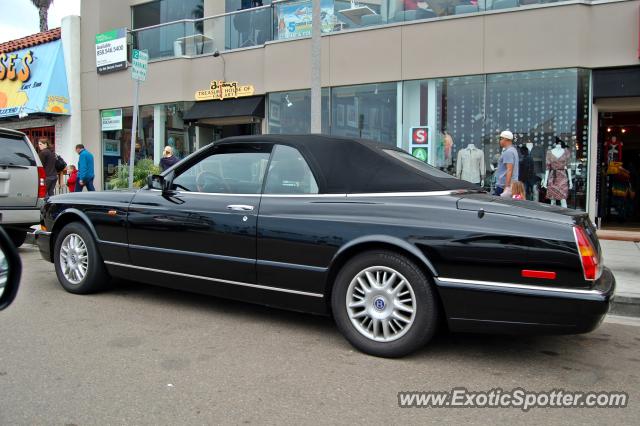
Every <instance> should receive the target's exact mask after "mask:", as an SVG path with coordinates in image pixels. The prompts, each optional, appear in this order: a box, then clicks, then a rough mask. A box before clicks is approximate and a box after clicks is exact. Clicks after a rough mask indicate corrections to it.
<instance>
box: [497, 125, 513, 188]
mask: <svg viewBox="0 0 640 426" xmlns="http://www.w3.org/2000/svg"><path fill="white" fill-rule="evenodd" d="M500 147H501V148H502V150H503V151H502V155H500V161H498V170H497V171H496V189H495V192H494V194H495V195H500V194H502V193H503V192H504V190H505V189H507V188H511V182H515V181H517V180H518V162H519V158H518V150H517V149H516V148H515V147H514V146H513V133H511V132H510V131H508V130H505V131H503V132H502V133H500Z"/></svg>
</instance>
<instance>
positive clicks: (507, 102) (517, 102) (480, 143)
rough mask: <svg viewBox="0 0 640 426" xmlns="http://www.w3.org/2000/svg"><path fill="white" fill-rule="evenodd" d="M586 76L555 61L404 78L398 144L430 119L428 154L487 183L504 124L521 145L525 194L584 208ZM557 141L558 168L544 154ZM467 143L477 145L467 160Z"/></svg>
mask: <svg viewBox="0 0 640 426" xmlns="http://www.w3.org/2000/svg"><path fill="white" fill-rule="evenodd" d="M589 79H590V74H589V72H588V71H586V70H580V69H560V70H547V71H531V72H517V73H504V74H491V75H487V76H484V75H480V76H467V77H454V78H446V79H433V80H421V81H409V82H405V83H404V88H403V126H402V131H403V135H402V138H401V142H400V146H402V147H403V148H404V149H405V150H407V151H409V146H410V145H409V144H410V137H411V129H412V128H413V127H417V126H425V127H428V129H429V156H428V160H427V161H428V162H429V163H430V164H432V165H434V166H436V167H437V168H439V169H441V170H443V171H446V172H447V173H449V174H451V175H455V176H457V177H460V178H463V179H466V180H468V181H471V182H473V183H477V184H479V185H482V186H483V187H484V188H485V189H486V190H488V191H492V190H493V189H494V187H495V181H494V171H495V169H496V167H497V162H498V159H499V158H500V154H501V148H500V147H499V142H498V135H499V134H500V132H501V131H502V130H506V129H508V130H510V131H512V132H513V133H514V135H515V140H514V143H515V145H516V147H517V149H518V150H519V151H520V160H521V167H520V168H521V170H522V173H521V175H520V176H519V178H520V179H521V180H522V181H523V183H525V187H526V192H527V198H528V199H530V200H536V201H541V202H547V203H549V202H552V203H558V204H563V205H564V204H566V205H567V206H568V207H570V208H574V209H579V210H585V209H586V186H587V170H588V167H587V158H588V139H589V134H588V133H589V132H588V125H589V124H588V123H589ZM557 146H558V147H560V148H561V149H562V150H566V154H565V155H564V157H563V158H562V161H561V163H562V164H563V166H562V171H558V170H555V169H556V168H558V167H560V164H559V163H558V161H554V159H553V158H551V157H549V155H552V154H551V153H550V150H552V149H553V148H556V147H557ZM560 148H558V149H556V151H555V152H556V153H558V152H560V151H559V149H560ZM472 149H474V150H479V151H480V152H478V151H473V158H474V159H476V160H477V161H476V160H474V161H471V162H470V161H467V160H468V159H469V157H470V156H471V154H470V152H468V151H470V150H472ZM563 152H565V151H563ZM556 160H557V159H556ZM565 168H566V171H565ZM547 170H549V172H547ZM560 175H562V179H558V180H555V178H556V177H558V176H560ZM564 176H566V177H567V179H566V181H567V182H564V180H565V179H564ZM550 179H551V181H550ZM549 182H551V189H550V192H551V194H548V191H549ZM569 182H570V184H569ZM565 183H566V186H567V188H565ZM558 186H561V188H558ZM569 186H570V188H569ZM558 189H559V190H560V191H559V192H558ZM560 196H564V197H566V198H559V197H560Z"/></svg>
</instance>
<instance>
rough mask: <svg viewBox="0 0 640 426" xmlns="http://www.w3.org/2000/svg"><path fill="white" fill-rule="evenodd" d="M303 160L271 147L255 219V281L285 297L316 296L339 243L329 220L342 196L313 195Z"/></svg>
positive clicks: (295, 153)
mask: <svg viewBox="0 0 640 426" xmlns="http://www.w3.org/2000/svg"><path fill="white" fill-rule="evenodd" d="M317 182H318V181H317V179H316V177H315V176H314V174H313V172H312V170H311V168H310V167H309V164H308V163H307V162H306V160H305V158H304V157H303V155H302V154H301V153H300V152H299V151H298V150H297V149H296V148H293V147H291V146H286V145H276V146H275V148H274V151H273V154H272V157H271V163H270V165H269V172H268V174H267V177H266V182H265V189H264V193H263V196H262V201H261V203H260V215H259V218H258V253H257V255H258V261H257V275H258V282H259V283H260V284H261V285H264V286H270V287H278V288H279V289H281V290H284V291H288V292H290V293H298V294H303V295H305V296H319V297H322V293H323V291H324V287H325V282H326V272H327V265H328V264H329V262H330V260H331V258H332V256H333V254H334V253H335V251H336V249H337V248H336V245H337V246H339V245H340V240H339V239H337V238H335V234H334V232H335V230H336V229H335V226H334V222H335V220H334V219H332V218H335V217H337V215H338V214H339V212H340V209H342V208H344V204H343V203H344V201H345V195H344V194H342V195H340V194H335V195H334V194H319V188H318V183H317Z"/></svg>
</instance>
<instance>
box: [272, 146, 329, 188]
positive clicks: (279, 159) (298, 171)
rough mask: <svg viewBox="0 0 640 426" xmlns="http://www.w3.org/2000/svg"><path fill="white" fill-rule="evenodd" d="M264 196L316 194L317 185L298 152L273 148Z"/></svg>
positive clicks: (278, 147)
mask: <svg viewBox="0 0 640 426" xmlns="http://www.w3.org/2000/svg"><path fill="white" fill-rule="evenodd" d="M264 193H265V194H317V193H318V184H317V182H316V179H315V177H314V176H313V173H312V172H311V169H310V168H309V165H308V164H307V162H306V161H305V160H304V157H302V155H301V154H300V152H299V151H298V150H297V149H295V148H291V147H290V146H285V145H278V146H276V148H275V152H274V153H273V157H272V159H271V165H270V166H269V174H268V175H267V183H266V185H265V190H264Z"/></svg>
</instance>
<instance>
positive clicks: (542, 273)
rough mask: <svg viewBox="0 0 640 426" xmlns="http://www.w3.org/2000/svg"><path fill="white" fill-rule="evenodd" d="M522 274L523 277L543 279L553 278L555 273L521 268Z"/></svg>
mask: <svg viewBox="0 0 640 426" xmlns="http://www.w3.org/2000/svg"><path fill="white" fill-rule="evenodd" d="M522 276H523V277H524V278H542V279H544V280H555V279H556V273H555V272H550V271H531V270H529V269H523V270H522Z"/></svg>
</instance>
